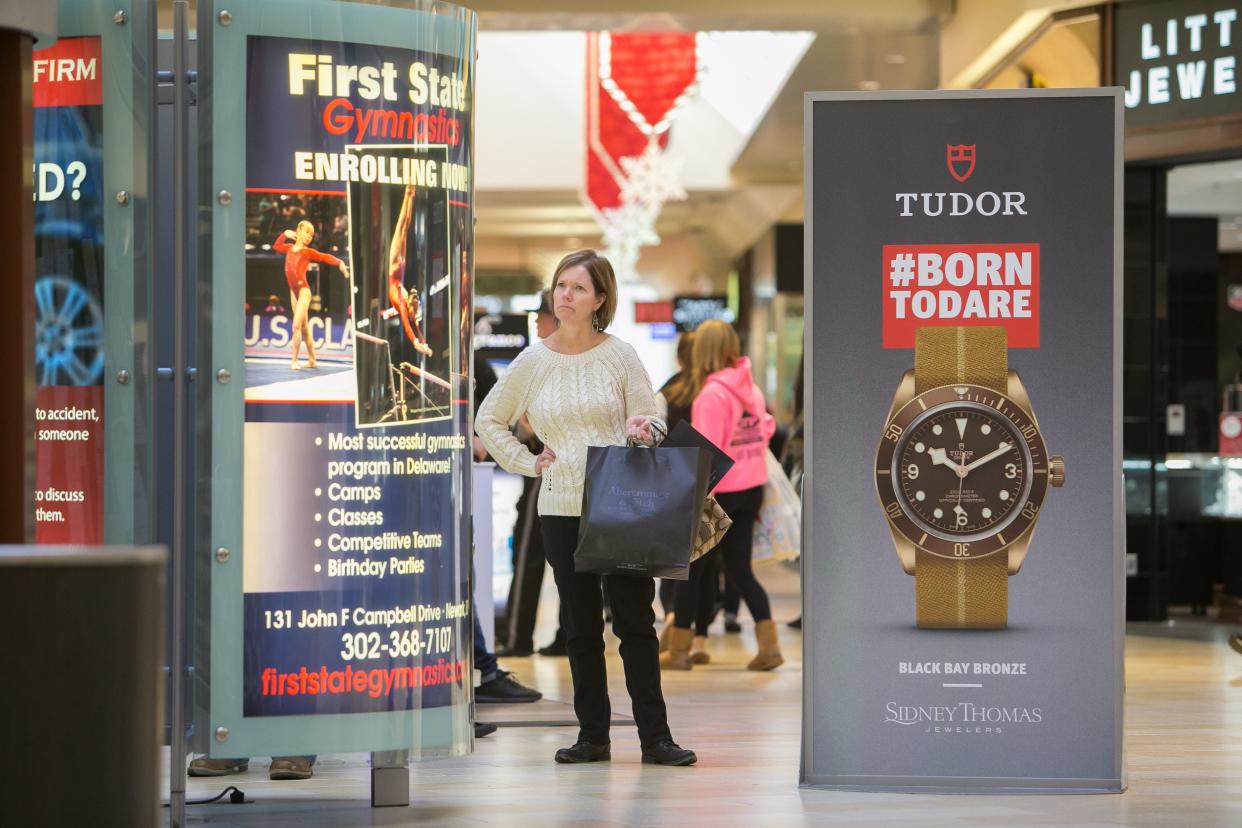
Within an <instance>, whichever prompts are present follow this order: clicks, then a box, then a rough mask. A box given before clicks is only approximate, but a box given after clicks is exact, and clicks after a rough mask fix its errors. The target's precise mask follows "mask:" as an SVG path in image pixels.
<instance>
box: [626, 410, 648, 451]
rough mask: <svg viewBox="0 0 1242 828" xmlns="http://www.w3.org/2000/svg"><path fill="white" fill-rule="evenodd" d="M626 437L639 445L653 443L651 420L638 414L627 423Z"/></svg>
mask: <svg viewBox="0 0 1242 828" xmlns="http://www.w3.org/2000/svg"><path fill="white" fill-rule="evenodd" d="M625 436H626V437H628V438H630V439H631V440H633V441H635V442H638V443H648V444H650V443H651V418H650V417H644V416H642V415H641V414H636V415H635V416H633V417H630V418H629V419H628V420H626V421H625Z"/></svg>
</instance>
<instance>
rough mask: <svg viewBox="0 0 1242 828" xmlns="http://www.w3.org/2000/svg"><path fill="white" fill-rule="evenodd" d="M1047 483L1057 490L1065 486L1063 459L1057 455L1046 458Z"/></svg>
mask: <svg viewBox="0 0 1242 828" xmlns="http://www.w3.org/2000/svg"><path fill="white" fill-rule="evenodd" d="M1048 482H1049V483H1051V484H1052V485H1053V486H1056V487H1057V488H1060V487H1061V486H1064V485H1065V458H1064V457H1062V456H1061V455H1059V454H1054V455H1052V456H1051V457H1049V458H1048Z"/></svg>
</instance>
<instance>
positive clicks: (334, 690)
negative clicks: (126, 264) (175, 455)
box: [243, 36, 472, 716]
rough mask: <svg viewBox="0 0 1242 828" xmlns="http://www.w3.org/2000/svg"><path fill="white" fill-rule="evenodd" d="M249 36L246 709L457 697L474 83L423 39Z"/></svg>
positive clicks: (464, 660) (463, 673)
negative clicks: (412, 43) (459, 396)
mask: <svg viewBox="0 0 1242 828" xmlns="http://www.w3.org/2000/svg"><path fill="white" fill-rule="evenodd" d="M247 48H248V58H247V67H248V69H247V71H248V83H247V89H246V96H247V101H248V105H247V124H248V128H247V135H248V143H247V152H246V178H247V188H246V189H247V198H246V206H247V211H246V250H247V253H246V302H247V305H248V307H247V321H248V326H247V332H246V341H245V347H246V427H245V434H244V439H245V465H246V473H245V515H244V521H243V532H244V541H243V548H244V550H245V573H244V579H243V588H244V591H245V633H244V636H245V673H244V676H243V682H244V688H245V690H244V713H245V715H246V716H283V715H292V714H306V713H358V712H375V711H391V710H410V709H415V708H418V709H425V708H430V707H436V706H442V705H447V704H450V703H451V702H452V700H453V698H454V696H453V694H454V692H456V693H457V694H458V696H460V695H461V694H464V693H466V692H468V689H469V687H470V686H471V685H470V682H471V681H472V675H471V668H470V658H469V647H470V642H471V641H472V630H471V624H470V597H469V588H468V576H469V569H468V566H463V565H462V558H461V557H460V556H461V554H462V552H463V548H462V546H463V544H462V538H461V537H459V532H458V528H459V527H457V526H456V524H455V519H456V514H455V509H454V505H453V496H454V492H455V491H460V489H461V482H462V481H464V480H465V479H466V474H467V472H466V469H467V467H468V461H469V455H468V454H467V451H466V449H467V440H466V437H465V434H464V429H463V427H462V426H463V420H462V418H461V417H460V416H458V417H457V418H456V419H454V414H455V413H460V412H461V410H462V405H461V403H460V402H458V401H455V399H454V395H453V390H454V388H455V387H458V388H460V387H461V381H460V377H461V376H462V374H463V373H464V371H463V370H462V369H463V363H462V354H463V353H465V352H466V351H467V350H468V348H469V342H464V343H463V341H462V332H463V331H464V330H465V327H464V326H462V325H461V324H460V322H461V318H460V312H461V305H462V302H461V298H462V297H461V279H460V273H461V267H462V265H463V263H464V262H466V261H467V257H468V254H469V247H470V237H469V234H468V233H467V232H466V229H465V228H466V227H467V226H468V225H469V224H470V216H469V209H470V205H469V202H468V200H467V199H469V193H470V176H469V169H470V166H469V147H470V143H469V133H468V124H469V119H468V117H466V113H467V111H468V99H467V90H466V87H465V80H464V79H463V78H462V76H461V75H460V73H459V67H458V66H457V62H456V58H453V57H447V56H442V55H437V54H435V53H429V52H419V51H414V50H409V49H396V48H387V47H379V46H369V45H364V44H356V43H327V42H322V41H312V40H301V39H292V38H277V37H259V36H252V37H251V38H249V42H248V45H247ZM341 67H348V69H349V72H348V73H344V72H340V71H339V69H340V68H341ZM454 374H456V375H457V379H458V381H457V382H456V383H455V382H454Z"/></svg>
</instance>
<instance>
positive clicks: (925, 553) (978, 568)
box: [875, 327, 1065, 629]
mask: <svg viewBox="0 0 1242 828" xmlns="http://www.w3.org/2000/svg"><path fill="white" fill-rule="evenodd" d="M1064 482H1065V460H1064V459H1063V458H1061V457H1058V456H1055V455H1054V456H1052V457H1049V456H1048V453H1047V450H1046V449H1045V447H1044V438H1043V434H1042V433H1041V432H1040V430H1039V423H1038V422H1036V420H1035V412H1034V411H1032V409H1031V402H1030V399H1029V398H1028V397H1027V393H1026V388H1025V387H1024V386H1023V385H1022V380H1021V379H1020V378H1019V377H1018V374H1017V372H1015V371H1010V370H1009V349H1008V340H1007V337H1006V335H1005V329H1004V328H999V327H927V328H920V329H919V330H918V331H917V332H916V334H915V346H914V370H913V371H907V372H906V373H905V375H904V376H903V377H902V379H901V384H900V385H899V386H898V388H897V394H896V396H895V397H894V398H893V405H892V407H891V408H890V409H889V412H888V421H887V422H886V424H885V427H884V436H883V437H881V439H880V447H879V449H878V450H877V452H876V462H875V484H876V492H877V494H879V497H880V504H881V505H882V506H883V507H884V515H885V517H886V519H887V520H888V526H889V530H890V531H891V532H892V535H893V543H894V544H895V545H896V547H897V556H898V557H899V558H900V559H901V566H902V568H903V569H904V570H905V571H906V573H907V574H909V575H913V576H914V595H915V620H916V622H917V624H918V626H919V627H920V628H923V629H1001V628H1003V627H1005V626H1006V624H1007V623H1008V617H1009V580H1008V578H1009V576H1010V575H1015V574H1017V572H1018V570H1019V569H1021V568H1022V562H1023V561H1024V560H1025V558H1026V552H1027V549H1028V548H1029V546H1030V543H1031V534H1032V532H1033V531H1034V529H1035V521H1036V520H1037V519H1038V518H1039V512H1040V509H1041V507H1042V506H1043V503H1044V495H1045V494H1047V492H1048V486H1049V485H1052V486H1061V485H1062V484H1063V483H1064Z"/></svg>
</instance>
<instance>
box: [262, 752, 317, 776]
mask: <svg viewBox="0 0 1242 828" xmlns="http://www.w3.org/2000/svg"><path fill="white" fill-rule="evenodd" d="M313 775H314V771H313V770H311V763H310V760H309V759H307V758H306V757H305V756H274V757H272V766H271V767H270V768H269V769H268V771H267V778H268V779H273V780H276V779H310V778H311V776H313Z"/></svg>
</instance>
